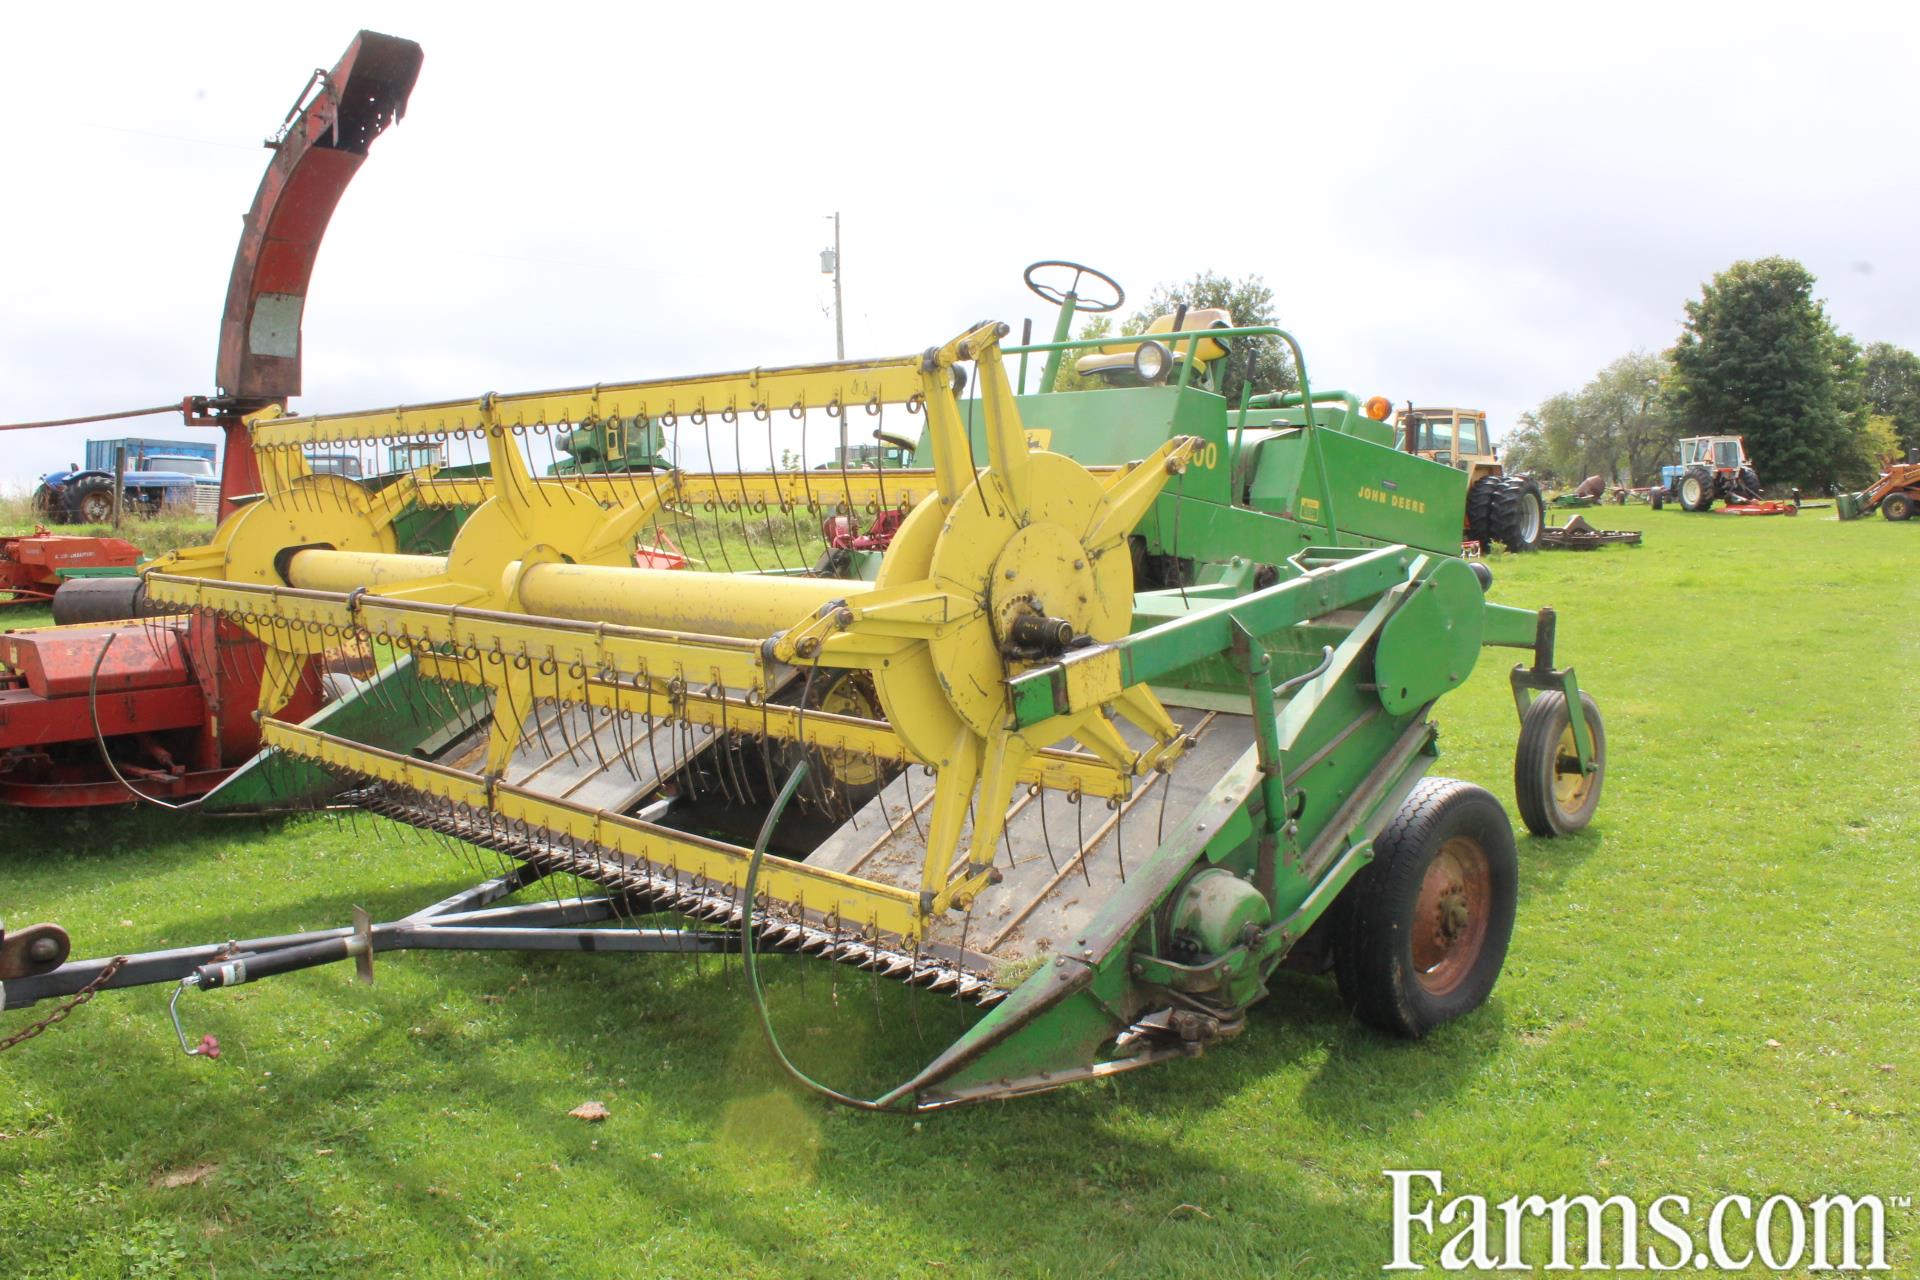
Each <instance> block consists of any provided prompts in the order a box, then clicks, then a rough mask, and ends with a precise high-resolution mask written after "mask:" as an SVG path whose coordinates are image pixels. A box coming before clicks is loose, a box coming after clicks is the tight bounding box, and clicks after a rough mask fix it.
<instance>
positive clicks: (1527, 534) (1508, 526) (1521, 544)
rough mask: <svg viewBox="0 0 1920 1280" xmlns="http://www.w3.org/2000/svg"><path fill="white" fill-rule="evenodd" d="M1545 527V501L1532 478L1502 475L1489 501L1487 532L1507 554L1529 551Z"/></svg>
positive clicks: (1537, 542) (1537, 543)
mask: <svg viewBox="0 0 1920 1280" xmlns="http://www.w3.org/2000/svg"><path fill="white" fill-rule="evenodd" d="M1546 527H1547V502H1546V499H1545V498H1543V497H1541V496H1540V484H1539V482H1538V481H1536V480H1535V479H1534V478H1533V477H1532V476H1502V477H1501V478H1500V487H1499V489H1498V490H1497V491H1496V493H1495V495H1494V499H1493V514H1492V524H1491V528H1490V532H1491V533H1492V534H1493V536H1494V537H1495V538H1497V539H1498V540H1499V541H1500V542H1501V543H1502V544H1503V545H1505V547H1506V548H1507V550H1509V551H1532V550H1533V549H1534V548H1536V547H1538V546H1539V545H1540V531H1541V530H1542V529H1545V528H1546Z"/></svg>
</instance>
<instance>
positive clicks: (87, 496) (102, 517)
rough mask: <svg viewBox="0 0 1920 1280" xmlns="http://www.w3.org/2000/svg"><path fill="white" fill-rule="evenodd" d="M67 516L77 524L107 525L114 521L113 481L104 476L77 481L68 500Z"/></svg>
mask: <svg viewBox="0 0 1920 1280" xmlns="http://www.w3.org/2000/svg"><path fill="white" fill-rule="evenodd" d="M67 514H68V516H69V518H70V519H71V520H72V521H73V522H74V523H75V524H105V523H107V521H109V520H111V519H113V481H111V480H109V479H106V478H105V477H104V476H94V477H91V478H90V479H86V480H80V481H76V482H75V483H74V486H73V493H72V494H71V495H70V496H69V497H68V499H67Z"/></svg>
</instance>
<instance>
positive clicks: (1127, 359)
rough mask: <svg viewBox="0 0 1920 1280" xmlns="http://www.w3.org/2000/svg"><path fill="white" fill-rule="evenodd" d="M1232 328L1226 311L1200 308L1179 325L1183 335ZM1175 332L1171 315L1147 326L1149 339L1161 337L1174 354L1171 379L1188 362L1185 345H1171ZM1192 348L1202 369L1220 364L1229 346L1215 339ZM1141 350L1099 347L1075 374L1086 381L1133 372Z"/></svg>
mask: <svg viewBox="0 0 1920 1280" xmlns="http://www.w3.org/2000/svg"><path fill="white" fill-rule="evenodd" d="M1231 328H1233V317H1232V316H1231V315H1229V314H1228V313H1227V309H1226V308H1225V307H1201V308H1198V309H1197V310H1193V311H1189V312H1187V315H1186V319H1184V320H1182V321H1181V322H1180V332H1181V333H1190V332H1192V331H1194V330H1196V329H1231ZM1173 332H1174V329H1173V315H1172V314H1171V313H1169V314H1167V315H1164V316H1160V317H1158V318H1157V319H1155V320H1154V322H1153V323H1152V324H1150V325H1148V326H1147V336H1149V337H1158V338H1159V339H1160V340H1161V345H1163V346H1165V347H1166V348H1167V349H1168V350H1170V351H1171V352H1172V353H1173V362H1172V364H1170V365H1169V366H1168V370H1167V376H1168V377H1169V378H1174V377H1178V376H1179V375H1178V368H1179V362H1180V361H1182V360H1185V359H1186V358H1187V350H1186V348H1187V343H1186V342H1184V341H1182V342H1179V343H1177V344H1176V343H1174V342H1171V341H1168V338H1169V337H1170V336H1171V335H1172V334H1173ZM1193 348H1194V350H1193V357H1194V359H1195V360H1197V361H1198V362H1199V363H1201V364H1203V365H1204V364H1208V363H1210V362H1212V361H1214V360H1218V359H1219V358H1220V357H1221V356H1224V355H1225V354H1227V348H1226V345H1225V344H1224V343H1221V342H1218V341H1216V340H1215V339H1212V338H1202V339H1200V340H1199V341H1198V342H1195V343H1194V344H1193ZM1139 349H1140V344H1139V343H1137V342H1114V343H1108V344H1107V345H1106V346H1103V347H1100V348H1099V349H1098V350H1096V351H1094V352H1092V353H1090V354H1088V355H1084V356H1081V357H1080V358H1079V359H1078V360H1076V361H1074V364H1073V371H1074V372H1075V373H1077V374H1079V375H1080V376H1081V377H1083V378H1090V377H1093V376H1095V375H1097V374H1101V373H1105V372H1108V371H1110V370H1116V369H1131V368H1133V355H1134V352H1136V351H1138V350H1139Z"/></svg>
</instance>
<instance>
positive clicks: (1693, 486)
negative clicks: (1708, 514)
mask: <svg viewBox="0 0 1920 1280" xmlns="http://www.w3.org/2000/svg"><path fill="white" fill-rule="evenodd" d="M1678 488H1679V490H1680V506H1681V508H1682V509H1683V510H1686V511H1705V510H1706V509H1707V508H1708V507H1711V506H1712V505H1713V499H1714V483H1713V471H1712V469H1711V468H1708V467H1688V468H1687V469H1686V472H1685V474H1683V475H1682V476H1681V477H1680V483H1679V485H1678Z"/></svg>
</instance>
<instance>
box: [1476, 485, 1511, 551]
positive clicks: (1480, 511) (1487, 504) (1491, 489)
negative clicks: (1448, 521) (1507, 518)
mask: <svg viewBox="0 0 1920 1280" xmlns="http://www.w3.org/2000/svg"><path fill="white" fill-rule="evenodd" d="M1503 478H1504V477H1501V476H1481V477H1480V478H1479V479H1478V480H1475V481H1474V482H1473V487H1472V488H1470V489H1468V490H1467V540H1468V541H1469V542H1477V543H1479V544H1480V550H1482V551H1491V550H1493V504H1494V502H1495V500H1497V499H1498V498H1499V496H1500V481H1501V480H1502V479H1503Z"/></svg>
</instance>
